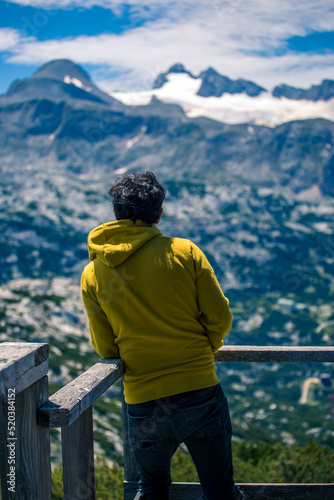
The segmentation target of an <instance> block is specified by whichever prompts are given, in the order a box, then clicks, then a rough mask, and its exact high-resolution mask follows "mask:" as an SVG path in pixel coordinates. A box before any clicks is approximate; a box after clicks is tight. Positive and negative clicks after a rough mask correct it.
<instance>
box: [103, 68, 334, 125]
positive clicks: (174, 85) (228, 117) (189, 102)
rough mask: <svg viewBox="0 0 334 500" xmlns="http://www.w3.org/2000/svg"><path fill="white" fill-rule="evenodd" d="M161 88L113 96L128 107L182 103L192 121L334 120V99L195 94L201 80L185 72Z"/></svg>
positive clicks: (271, 122)
mask: <svg viewBox="0 0 334 500" xmlns="http://www.w3.org/2000/svg"><path fill="white" fill-rule="evenodd" d="M167 78H168V81H167V82H166V83H165V84H164V85H163V86H162V87H161V88H159V89H152V90H145V91H138V92H111V96H112V97H114V98H115V99H117V100H118V101H121V102H122V103H123V104H125V105H127V106H145V105H147V104H149V103H150V101H151V99H152V97H153V96H155V97H156V98H157V99H159V100H160V101H162V102H165V103H170V104H179V105H180V106H181V107H182V108H183V110H184V112H185V113H186V114H187V116H188V117H189V118H196V117H198V116H206V117H208V118H212V119H214V120H217V121H220V122H223V123H231V124H237V123H250V124H254V125H265V126H268V127H275V126H277V125H280V124H281V123H286V122H288V121H292V120H306V119H310V118H325V119H328V120H332V121H333V120H334V99H331V100H330V101H326V102H325V101H316V102H313V101H307V100H293V99H287V98H285V97H282V98H277V97H274V96H273V95H272V94H271V93H270V92H262V93H261V94H260V95H259V96H257V97H250V96H249V95H247V94H244V93H243V94H227V93H226V94H223V95H222V96H221V97H201V96H198V95H196V94H197V92H198V90H199V88H200V86H201V84H202V79H201V78H191V77H190V76H189V75H187V74H184V73H171V74H169V75H168V76H167Z"/></svg>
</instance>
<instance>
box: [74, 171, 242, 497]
mask: <svg viewBox="0 0 334 500" xmlns="http://www.w3.org/2000/svg"><path fill="white" fill-rule="evenodd" d="M109 195H110V196H111V197H112V199H113V207H114V213H115V215H116V219H117V220H116V221H115V222H109V223H106V224H102V225H101V226H99V227H97V228H96V229H94V230H93V231H91V233H90V234H89V236H88V248H89V258H90V260H91V262H90V263H89V264H88V265H87V266H86V267H85V269H84V271H83V274H82V285H81V286H82V296H83V301H84V305H85V308H86V311H87V316H88V321H89V328H90V334H91V342H92V344H93V347H94V349H95V350H96V352H98V353H99V354H100V355H101V356H103V357H106V358H115V357H121V358H122V359H123V361H124V363H125V375H124V397H125V401H126V403H127V408H128V418H129V437H130V441H131V446H132V449H133V452H134V456H135V459H136V461H137V464H138V468H139V471H140V479H141V481H140V484H141V498H142V499H145V500H169V499H170V486H171V478H170V462H171V458H172V456H173V454H174V453H175V451H176V449H177V448H178V446H179V444H180V443H181V442H184V443H185V444H186V446H187V448H188V450H189V452H190V454H191V456H192V459H193V461H194V463H195V466H196V469H197V472H198V475H199V479H200V482H201V487H202V491H203V496H202V498H203V499H206V500H216V499H217V500H218V499H219V500H222V499H224V500H235V499H238V500H239V499H241V498H243V496H242V493H241V492H240V491H239V490H238V489H237V488H236V487H235V485H234V481H233V471H232V452H231V433H232V429H231V423H230V416H229V410H228V406H227V400H226V397H225V395H224V393H223V391H222V389H221V387H220V384H219V380H218V378H217V375H216V372H215V370H216V367H215V364H214V357H213V355H214V353H215V352H217V350H218V349H219V348H220V347H221V346H222V344H223V337H224V336H225V335H226V334H227V333H228V332H229V330H230V328H231V325H232V313H231V311H230V309H229V302H228V300H227V298H225V296H224V294H223V292H222V291H221V289H220V286H219V284H218V281H217V279H216V277H215V274H214V272H213V270H212V267H211V266H210V264H209V263H208V261H207V259H206V257H205V255H204V254H203V253H202V252H201V250H200V249H199V248H198V247H197V246H196V245H194V243H192V242H191V241H189V240H186V239H181V238H169V237H166V236H163V235H162V234H161V232H160V231H159V229H158V228H157V227H156V224H158V222H159V220H160V217H161V215H162V213H163V210H162V203H163V200H164V198H165V188H164V187H163V186H162V185H161V184H160V183H159V182H158V181H157V179H156V178H155V176H154V174H153V173H152V172H142V173H127V174H125V175H124V176H122V177H121V178H119V179H117V180H116V182H115V183H114V184H113V185H112V187H111V188H110V191H109Z"/></svg>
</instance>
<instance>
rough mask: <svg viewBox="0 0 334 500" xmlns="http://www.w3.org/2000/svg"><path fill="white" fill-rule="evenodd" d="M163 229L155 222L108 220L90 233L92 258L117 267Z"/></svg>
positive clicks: (89, 240) (89, 241)
mask: <svg viewBox="0 0 334 500" xmlns="http://www.w3.org/2000/svg"><path fill="white" fill-rule="evenodd" d="M160 235H161V231H160V230H159V229H158V228H157V227H156V226H155V225H154V224H153V225H152V226H148V225H147V224H146V223H145V222H142V221H140V220H137V221H136V222H135V223H133V222H132V221H131V220H129V219H122V220H117V221H114V222H107V223H106V224H102V225H101V226H98V227H96V228H95V229H93V230H92V231H91V232H90V233H89V235H88V252H89V258H90V260H94V259H95V258H98V259H99V260H100V261H101V262H103V263H104V264H106V265H107V266H109V267H116V266H118V265H119V264H122V263H123V262H124V261H126V259H128V258H129V257H131V255H133V254H134V253H135V252H136V251H137V250H138V249H139V248H141V247H142V246H143V245H145V243H147V242H148V241H150V240H151V239H152V238H155V237H156V236H160Z"/></svg>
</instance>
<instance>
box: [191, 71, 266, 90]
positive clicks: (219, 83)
mask: <svg viewBox="0 0 334 500" xmlns="http://www.w3.org/2000/svg"><path fill="white" fill-rule="evenodd" d="M200 78H202V84H201V86H200V88H199V90H198V92H197V95H199V96H201V97H211V96H214V97H221V96H222V95H223V94H224V93H228V94H241V93H245V94H248V95H249V96H251V97H255V96H257V95H259V94H261V92H264V91H265V89H264V88H263V87H260V86H259V85H257V84H256V83H253V82H250V81H248V80H243V79H239V80H231V79H230V78H228V77H227V76H224V75H221V74H220V73H218V72H217V71H216V70H215V69H213V68H211V67H210V68H208V69H207V70H206V71H203V72H202V73H201V74H200Z"/></svg>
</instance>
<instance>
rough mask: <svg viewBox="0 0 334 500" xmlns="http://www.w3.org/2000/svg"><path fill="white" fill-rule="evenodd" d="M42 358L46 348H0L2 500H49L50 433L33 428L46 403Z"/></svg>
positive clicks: (44, 361) (44, 360)
mask: <svg viewBox="0 0 334 500" xmlns="http://www.w3.org/2000/svg"><path fill="white" fill-rule="evenodd" d="M47 357H48V346H47V344H24V343H4V344H2V345H1V359H0V389H1V391H0V402H2V404H1V405H0V406H1V419H0V442H1V450H0V471H1V472H0V473H1V484H2V486H1V489H2V500H14V499H15V500H16V499H18V498H19V499H22V500H51V460H50V431H49V429H47V428H46V429H42V428H40V427H39V426H38V424H37V413H38V408H39V406H41V405H43V404H44V403H45V402H46V401H47V400H48V378H47V376H46V373H47V369H48V366H47V365H48V363H47ZM8 481H9V482H8Z"/></svg>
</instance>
